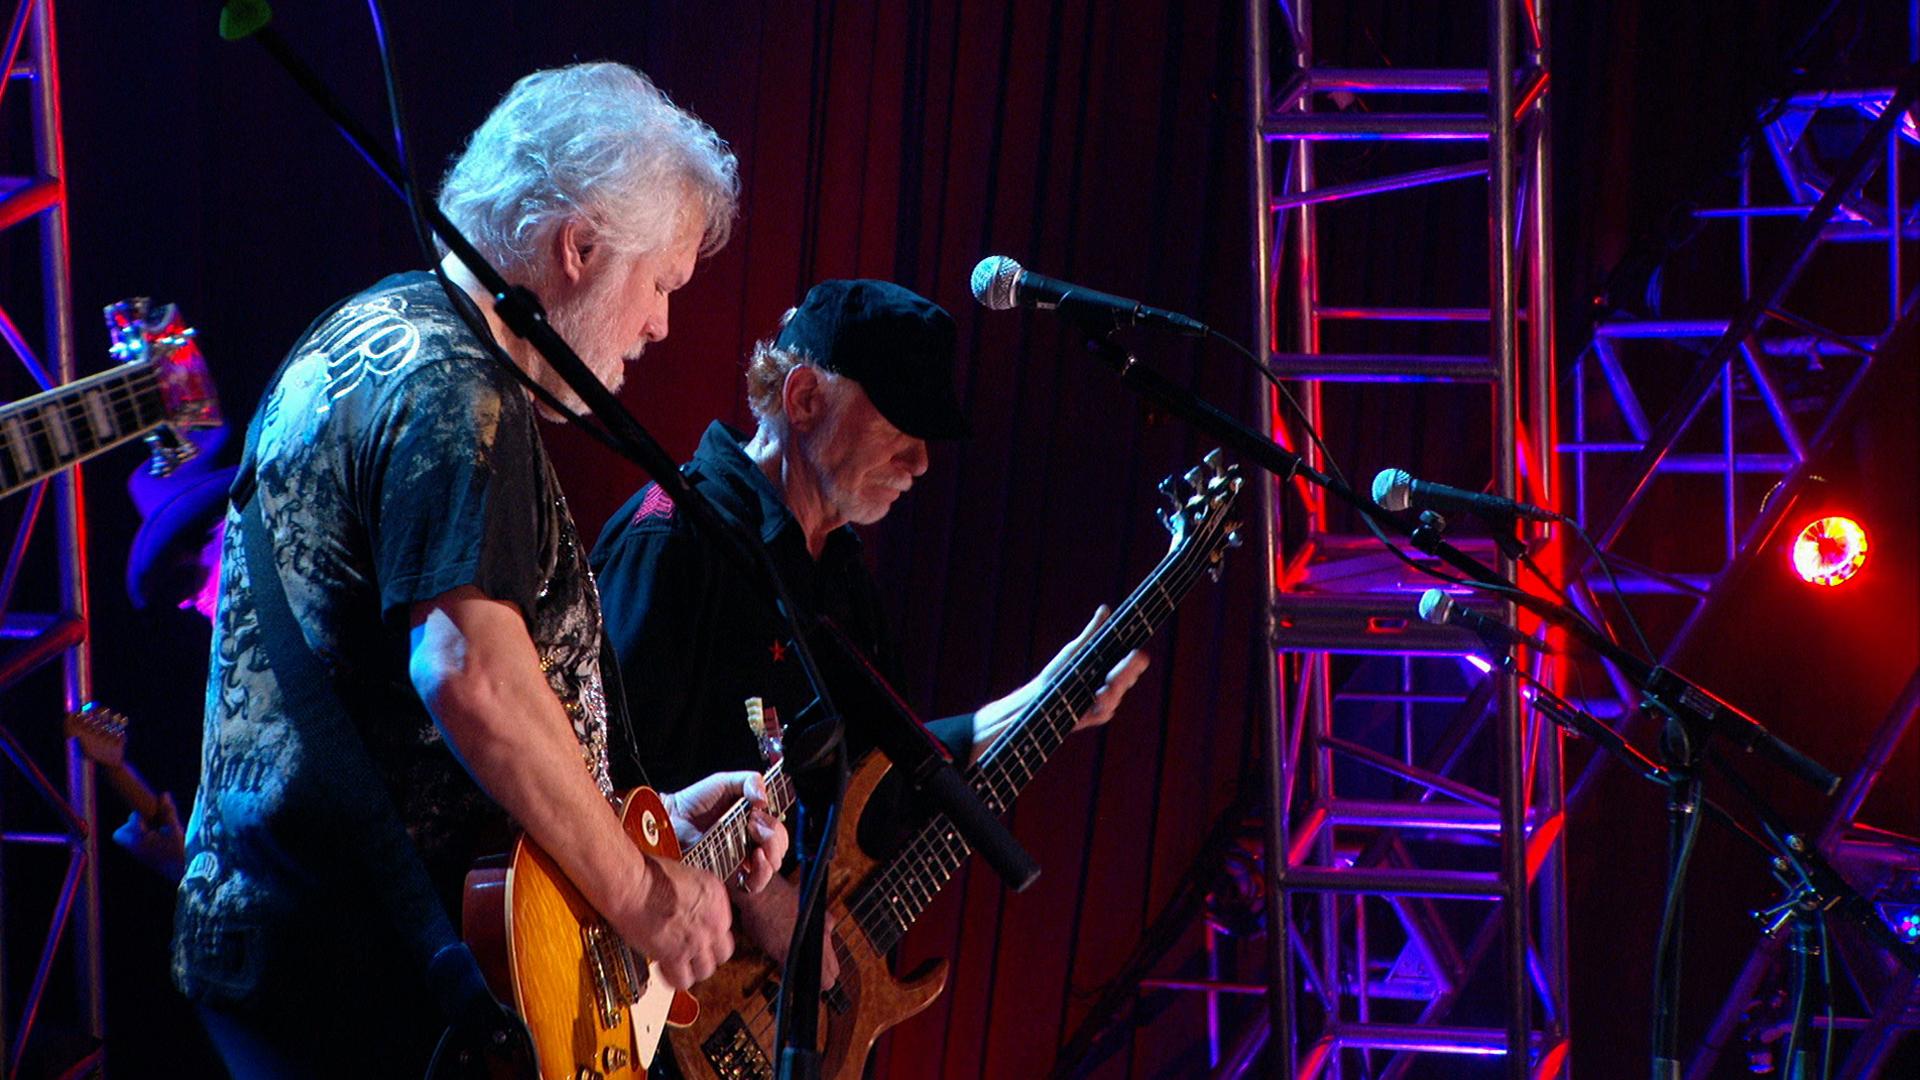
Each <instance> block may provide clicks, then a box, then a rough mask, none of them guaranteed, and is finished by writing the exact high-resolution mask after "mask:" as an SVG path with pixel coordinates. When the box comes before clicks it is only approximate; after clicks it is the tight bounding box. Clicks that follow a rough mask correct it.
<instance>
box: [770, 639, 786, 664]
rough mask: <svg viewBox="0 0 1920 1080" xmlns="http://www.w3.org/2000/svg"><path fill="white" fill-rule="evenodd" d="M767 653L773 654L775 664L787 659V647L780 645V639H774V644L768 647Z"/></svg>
mask: <svg viewBox="0 0 1920 1080" xmlns="http://www.w3.org/2000/svg"><path fill="white" fill-rule="evenodd" d="M767 651H768V652H770V653H772V654H773V662H774V663H776V664H778V663H780V662H781V661H783V660H785V659H786V658H787V647H786V646H785V645H782V644H780V639H779V638H774V639H773V644H771V645H769V646H767Z"/></svg>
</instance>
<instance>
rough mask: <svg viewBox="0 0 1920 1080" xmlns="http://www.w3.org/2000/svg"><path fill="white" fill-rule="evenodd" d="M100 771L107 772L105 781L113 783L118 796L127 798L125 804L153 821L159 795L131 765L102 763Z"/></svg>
mask: <svg viewBox="0 0 1920 1080" xmlns="http://www.w3.org/2000/svg"><path fill="white" fill-rule="evenodd" d="M100 771H101V772H104V773H106V774H107V782H108V783H110V784H112V785H113V790H115V791H117V792H119V793H120V797H121V798H123V799H125V800H127V805H128V806H131V807H133V809H134V810H135V811H136V812H137V813H139V815H140V816H141V817H143V818H145V819H146V820H148V821H154V820H155V819H157V818H158V817H159V816H160V796H159V795H158V794H156V793H155V792H154V790H153V788H152V786H151V785H149V784H148V783H147V782H146V780H144V779H142V778H141V776H140V774H139V773H137V772H135V771H134V769H133V766H131V765H128V764H125V763H122V764H119V765H102V766H100Z"/></svg>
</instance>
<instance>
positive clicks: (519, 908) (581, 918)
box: [461, 699, 793, 1080]
mask: <svg viewBox="0 0 1920 1080" xmlns="http://www.w3.org/2000/svg"><path fill="white" fill-rule="evenodd" d="M758 704H759V702H758V699H754V700H752V701H749V702H748V704H747V709H748V722H749V723H750V724H752V725H753V726H754V729H755V731H756V733H758V732H761V731H762V727H761V724H760V720H759V711H760V710H759V708H758ZM771 743H772V739H771V737H769V736H766V735H763V736H762V739H761V745H762V750H763V752H766V751H768V750H769V747H770V744H771ZM775 752H776V753H777V751H775ZM765 780H766V792H767V809H768V811H769V812H770V813H772V814H773V815H774V816H776V817H778V816H783V815H784V814H785V813H786V811H787V808H788V807H789V806H791V805H792V804H793V784H792V782H791V781H790V780H789V779H788V778H787V776H786V775H785V773H784V772H783V771H782V770H781V767H780V765H779V763H778V762H777V761H776V762H775V763H774V764H773V765H772V767H771V768H769V769H768V770H767V772H766V773H765ZM749 810H750V806H749V804H748V803H747V801H746V800H744V799H742V800H740V801H739V802H737V803H735V804H734V805H733V806H732V807H731V808H729V809H728V810H727V812H726V814H725V815H723V816H722V817H721V819H720V821H719V822H718V823H717V824H715V825H714V826H713V827H712V828H711V829H708V830H707V832H706V834H705V835H703V836H702V837H701V838H700V839H699V840H698V841H697V842H696V843H694V845H693V846H692V847H690V848H688V849H686V851H684V852H682V851H681V850H680V842H679V840H678V839H676V838H675V836H674V834H673V824H672V823H671V822H670V821H668V820H667V809H666V806H665V804H663V803H662V802H661V801H660V796H659V795H657V794H655V793H654V792H653V791H652V789H650V788H635V789H633V790H632V791H631V792H629V793H628V794H627V796H626V799H625V801H624V802H623V804H622V808H621V812H620V823H621V825H622V826H623V827H624V828H625V829H626V831H627V836H628V837H629V838H630V839H631V840H632V841H633V843H634V845H635V846H636V847H638V848H639V849H640V850H641V851H644V852H646V853H647V854H649V855H654V856H658V857H660V858H663V859H673V860H676V861H679V862H683V863H686V864H687V865H688V866H692V867H695V868H697V869H701V870H705V871H707V872H709V873H712V874H714V875H715V876H717V877H719V878H722V879H726V878H728V877H730V876H732V875H733V874H734V873H735V872H736V871H738V870H739V869H740V867H741V866H743V865H744V864H745V862H746V859H747V856H748V855H749V854H750V853H751V852H752V850H753V840H752V837H751V835H750V831H749V830H750V816H749ZM462 907H463V910H462V913H461V923H462V927H463V929H462V936H463V937H465V938H466V940H467V943H468V945H469V947H471V948H472V949H473V953H474V956H475V958H476V959H478V960H479V962H480V967H481V970H482V971H483V972H485V973H486V974H487V979H488V982H489V983H490V984H491V987H492V989H493V992H494V994H495V996H497V997H499V998H500V1000H501V1001H503V1002H508V1003H510V1004H511V1005H512V1006H513V1008H514V1010H515V1011H516V1012H518V1013H519V1014H520V1018H521V1019H522V1020H523V1021H525V1022H526V1025H527V1030H528V1032H529V1033H530V1034H531V1035H532V1036H533V1051H534V1058H535V1060H536V1062H537V1063H538V1066H539V1072H540V1077H541V1080H584V1078H592V1080H639V1078H643V1077H645V1076H646V1073H647V1066H649V1065H651V1064H653V1058H654V1054H655V1052H656V1051H657V1050H658V1049H659V1046H660V1037H661V1035H662V1034H663V1032H664V1031H665V1030H666V1028H667V1026H668V1025H675V1026H678V1025H683V1024H690V1023H693V1022H694V1019H695V1017H696V1016H697V1015H698V1012H699V1005H698V1004H697V1003H696V1002H695V1000H694V998H693V997H692V996H691V995H689V994H687V993H686V992H685V991H678V990H675V989H673V988H672V987H670V986H668V985H667V983H666V980H664V979H662V978H661V977H660V970H659V966H658V965H657V964H653V963H650V962H649V961H648V960H647V958H646V957H644V956H642V955H640V954H639V953H637V952H635V951H634V950H633V949H632V948H629V947H628V945H627V943H626V942H625V941H623V940H621V938H620V935H619V934H618V933H616V932H615V931H614V929H613V927H611V926H610V925H608V924H607V922H606V920H605V919H602V918H601V917H600V914H599V912H597V911H595V910H594V909H593V906H592V905H591V904H588V903H587V901H586V898H585V897H583V896H581V895H580V891H579V890H578V889H576V888H574V887H573V884H572V883H571V882H569V881H568V880H567V877H566V875H565V874H564V873H563V872H561V870H560V867H559V865H558V864H556V863H555V862H554V861H553V859H552V857H550V856H549V855H548V854H547V853H546V852H545V851H542V850H541V849H540V846H539V845H538V844H535V843H534V842H533V841H532V840H530V839H528V838H527V837H525V836H524V835H523V836H522V837H521V838H520V840H519V842H518V843H516V844H515V845H514V850H513V854H512V856H511V859H510V861H509V863H508V865H507V866H505V867H504V868H494V869H491V870H489V869H476V870H474V871H472V872H471V873H469V874H468V875H467V884H466V892H465V897H464V900H463V904H462Z"/></svg>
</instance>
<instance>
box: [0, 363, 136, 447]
mask: <svg viewBox="0 0 1920 1080" xmlns="http://www.w3.org/2000/svg"><path fill="white" fill-rule="evenodd" d="M89 379H92V380H96V382H95V384H92V385H89V384H88V380H89ZM143 382H145V383H152V384H153V386H141V385H136V384H137V383H143ZM158 384H159V374H158V373H157V372H155V371H154V369H153V367H152V366H151V365H150V364H143V365H141V366H140V367H139V368H138V369H136V370H132V371H105V372H100V373H97V374H95V375H92V376H88V377H87V378H84V379H76V380H74V381H73V382H70V383H67V384H66V385H65V386H61V387H55V388H54V389H52V390H49V391H46V393H47V394H50V395H53V396H54V398H55V399H56V400H54V401H50V402H48V403H47V404H44V405H40V406H39V407H37V408H28V407H27V406H29V405H30V404H31V403H32V401H33V398H27V399H26V400H24V401H21V402H18V403H16V404H15V405H14V406H13V408H14V409H16V410H18V411H19V413H20V414H21V415H20V417H19V419H18V420H16V421H15V423H14V424H12V425H8V426H4V427H0V444H4V443H5V442H6V440H7V437H8V436H9V435H10V434H11V433H12V432H14V431H18V432H19V437H20V442H21V444H22V449H23V450H24V456H26V457H27V458H28V459H29V460H30V461H31V463H32V464H33V465H36V466H40V467H39V468H37V469H33V470H31V471H35V472H49V471H57V470H58V469H59V468H63V467H65V465H67V464H71V460H78V459H79V458H80V457H85V456H91V455H93V454H96V453H103V452H105V451H106V450H108V449H110V448H112V447H114V446H117V445H119V444H120V443H122V442H125V441H127V440H129V439H132V438H134V437H136V436H137V435H139V434H141V431H140V430H128V429H127V428H126V425H125V421H126V420H127V419H129V418H130V419H131V420H132V421H133V427H134V428H137V429H146V428H148V427H150V426H153V425H148V424H146V423H145V422H144V421H143V420H142V418H141V409H140V405H141V400H142V399H143V398H145V397H147V396H148V394H149V392H150V391H151V390H152V389H153V388H155V387H157V386H158ZM96 387H97V388H96ZM38 396H39V395H35V397H38ZM89 396H94V397H98V398H100V399H102V400H103V401H104V402H105V404H106V409H107V412H108V420H109V422H110V423H111V424H112V426H113V428H114V430H113V431H112V432H111V433H108V434H105V435H103V434H101V433H100V432H98V431H97V430H96V429H95V425H94V423H93V419H94V418H93V416H92V414H91V412H90V411H89V410H87V408H86V399H87V398H88V397H89ZM62 397H64V398H65V400H58V399H60V398H62ZM49 406H53V407H54V408H56V409H58V411H59V413H60V416H61V418H62V419H63V420H64V421H65V423H64V425H63V426H64V427H65V429H66V432H67V443H68V444H69V446H70V447H71V451H70V452H69V453H66V454H63V453H61V452H60V442H59V440H56V439H55V438H54V437H53V433H52V432H53V423H52V421H51V420H50V419H48V414H47V409H48V407H49ZM123 407H130V408H128V409H127V410H126V412H127V414H130V415H123ZM83 429H84V430H85V431H88V432H91V433H92V436H93V438H94V440H95V443H94V445H93V446H92V447H91V448H89V449H87V450H80V449H79V446H80V440H79V439H77V438H75V435H76V434H77V433H78V432H80V431H81V430H83ZM35 436H39V437H41V438H44V439H45V440H46V442H47V445H48V446H49V447H50V448H51V449H52V450H53V452H54V458H55V462H54V463H53V464H52V465H51V466H47V465H42V464H41V463H40V462H39V460H38V458H39V452H38V451H37V450H36V449H35V448H34V447H33V446H32V445H31V443H29V442H28V440H30V439H32V438H34V437H35ZM69 459H71V460H69Z"/></svg>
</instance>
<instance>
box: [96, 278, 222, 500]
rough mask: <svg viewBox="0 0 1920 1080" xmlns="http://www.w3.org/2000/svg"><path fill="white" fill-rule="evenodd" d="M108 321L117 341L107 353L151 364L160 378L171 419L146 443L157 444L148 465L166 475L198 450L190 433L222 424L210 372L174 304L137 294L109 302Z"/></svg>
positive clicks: (154, 470)
mask: <svg viewBox="0 0 1920 1080" xmlns="http://www.w3.org/2000/svg"><path fill="white" fill-rule="evenodd" d="M106 319H107V334H108V336H109V337H111V338H112V339H113V344H112V345H111V346H110V347H109V348H108V350H107V351H108V353H109V354H110V355H111V356H112V357H113V358H114V359H115V360H117V361H119V362H121V363H125V364H148V365H150V366H151V367H152V368H153V372H154V376H155V377H156V378H157V379H158V380H159V383H160V398H161V401H162V402H164V403H165V406H166V413H167V419H166V424H165V426H164V427H163V428H161V429H160V430H159V431H157V432H155V433H153V434H151V435H148V436H147V443H148V445H150V446H151V447H152V448H153V461H152V464H151V466H150V467H151V468H152V470H153V472H154V473H155V474H156V475H162V476H164V475H165V474H167V473H169V472H172V471H173V470H174V469H175V468H177V467H178V466H179V465H180V464H181V463H182V462H184V461H186V460H187V459H188V458H191V457H192V456H193V455H194V454H196V453H198V452H199V451H198V448H197V447H195V446H194V444H193V442H192V441H191V440H189V439H188V438H187V437H186V433H187V432H189V431H192V430H194V429H196V428H211V427H218V426H219V424H220V399H219V397H218V395H217V394H216V393H215V392H214V388H213V378H212V377H211V376H209V375H208V374H207V362H206V358H205V357H203V356H201V355H200V346H199V344H198V343H197V342H195V340H194V331H193V328H192V327H190V326H188V325H187V324H186V321H185V320H183V319H182V318H181V317H180V309H179V307H178V306H176V305H174V304H162V305H160V306H158V307H155V306H154V305H153V302H152V301H151V300H149V299H147V298H146V297H144V296H137V297H134V298H133V299H131V300H122V301H120V302H119V303H117V304H111V305H108V307H107V309H106Z"/></svg>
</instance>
